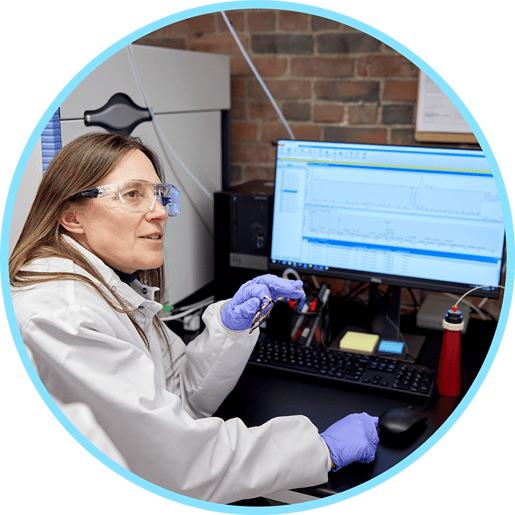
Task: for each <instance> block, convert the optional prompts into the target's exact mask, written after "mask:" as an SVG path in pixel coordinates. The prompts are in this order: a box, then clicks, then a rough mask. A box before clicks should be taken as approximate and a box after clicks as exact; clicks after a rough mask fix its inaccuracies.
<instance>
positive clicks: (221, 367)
mask: <svg viewBox="0 0 515 515" xmlns="http://www.w3.org/2000/svg"><path fill="white" fill-rule="evenodd" d="M64 237H65V238H67V237H66V236H64ZM68 241H70V242H72V244H74V245H76V246H77V248H79V249H80V250H81V252H83V254H84V255H85V256H86V257H87V258H88V259H89V260H90V262H91V263H92V264H93V266H95V267H96V269H97V270H99V272H100V273H101V274H102V276H103V277H104V279H105V280H106V282H107V283H108V284H109V286H110V287H111V288H112V289H113V290H115V289H116V291H117V293H119V294H120V295H121V296H123V298H125V299H126V300H127V301H128V302H130V303H131V304H132V305H133V306H134V307H136V308H138V309H137V316H138V322H139V324H140V325H141V326H142V327H143V328H144V330H145V333H146V334H147V335H148V337H149V341H150V351H148V350H147V348H146V347H145V345H144V342H143V341H142V339H141V338H140V336H139V335H138V333H137V331H136V330H135V329H134V326H133V325H132V323H131V322H130V320H129V319H128V317H127V316H126V315H123V314H120V313H117V312H116V311H114V310H113V309H112V308H110V307H109V306H108V305H107V303H105V301H103V299H102V298H101V297H100V296H99V295H98V293H96V292H95V291H94V290H93V288H91V287H90V286H88V285H85V284H83V283H81V282H78V281H69V280H67V281H50V282H47V283H41V284H39V285H37V286H36V287H30V288H24V289H21V290H17V291H13V292H12V293H13V303H14V310H15V313H16V318H17V322H18V327H19V330H20V334H21V337H22V339H23V341H24V343H25V345H26V346H27V347H28V348H29V349H30V350H31V352H32V354H33V358H34V361H35V364H36V365H37V370H38V374H39V376H40V378H41V380H42V382H43V384H44V385H45V387H46V389H47V390H48V392H49V393H50V395H52V396H53V398H55V399H58V400H59V401H60V402H61V403H65V404H68V403H72V402H81V403H84V404H86V405H87V406H88V407H89V408H90V409H91V411H92V413H93V415H94V417H95V419H96V420H97V421H98V423H99V424H100V426H101V427H102V429H103V430H104V431H105V433H106V434H107V435H108V437H109V438H110V439H111V441H112V442H113V443H114V445H115V446H116V448H117V449H118V450H119V451H120V453H121V455H122V456H123V458H124V459H125V461H126V463H127V466H128V468H129V470H131V471H132V472H133V473H135V474H137V475H138V476H140V477H142V478H144V479H146V480H148V481H150V482H152V483H154V484H156V485H158V486H161V487H163V488H166V489H168V490H171V491H173V492H176V493H179V494H183V495H186V496H188V497H192V498H196V499H202V500H207V501H211V502H217V503H229V502H233V501H236V500H240V499H245V498H252V497H257V496H261V495H266V494H269V493H272V492H276V491H281V490H284V489H288V488H295V487H297V488H300V487H304V486H310V485H316V484H320V483H324V482H326V481H327V474H328V471H329V469H330V463H331V460H330V455H329V452H328V449H327V447H326V445H325V443H324V442H323V440H322V438H321V437H320V436H319V434H318V430H317V428H316V427H315V426H314V425H313V424H312V423H311V422H310V421H309V420H308V419H307V418H306V417H304V416H302V415H298V416H288V417H277V418H274V419H272V420H270V421H269V422H267V423H265V424H263V425H262V426H259V427H251V428H248V427H246V426H245V425H244V424H243V422H242V421H241V420H240V419H231V420H228V421H223V420H222V419H220V418H215V417H212V416H211V415H212V414H213V413H214V412H215V411H216V409H217V408H218V407H219V405H220V404H221V402H222V401H223V400H224V398H225V397H226V396H227V394H228V393H229V392H230V391H231V390H232V389H233V387H234V385H235V384H236V382H237V380H238V378H239V376H240V374H241V372H242V370H243V368H244V366H245V364H246V362H247V360H248V358H249V356H250V354H251V352H252V349H253V347H254V345H255V342H256V339H257V334H256V332H254V333H252V334H250V335H249V331H232V330H229V329H227V328H225V327H224V326H223V325H222V323H221V320H220V308H221V305H222V303H215V304H212V305H211V306H209V307H208V308H207V309H206V311H205V313H204V315H203V320H204V323H205V326H206V329H205V330H204V331H203V333H202V334H200V335H199V336H198V337H197V338H196V339H195V340H194V341H192V342H191V343H189V344H188V345H187V346H186V345H185V344H184V343H183V342H182V340H181V339H180V338H179V337H178V336H177V335H175V334H174V333H172V332H171V331H169V336H170V342H171V348H172V355H173V370H174V374H173V375H172V373H171V367H170V365H169V359H168V356H167V352H166V351H165V350H164V349H163V348H162V347H161V345H160V343H159V340H158V338H157V336H156V334H155V333H154V330H153V328H152V317H153V316H154V314H156V313H157V312H159V311H160V310H161V309H162V305H161V304H159V303H157V302H155V301H154V300H153V295H154V291H155V289H153V288H150V287H145V286H144V285H142V284H141V283H139V282H138V281H134V282H133V283H131V286H128V285H127V284H125V283H123V282H122V281H121V280H120V279H119V278H118V276H117V275H116V274H115V273H114V272H113V271H112V270H111V269H110V268H109V267H107V266H106V265H105V264H104V263H103V262H102V261H101V260H100V259H98V258H97V257H96V256H94V255H93V254H91V253H90V252H88V251H87V250H86V249H85V248H83V247H82V246H81V245H79V244H77V243H75V242H74V241H73V240H71V239H70V238H68ZM30 268H33V269H37V270H41V271H59V272H74V273H79V274H83V275H87V274H86V272H85V271H84V270H82V269H81V268H79V267H78V266H77V265H75V264H74V263H73V262H71V261H69V260H64V259H60V258H50V259H45V260H38V261H36V262H33V263H32V264H31V265H30Z"/></svg>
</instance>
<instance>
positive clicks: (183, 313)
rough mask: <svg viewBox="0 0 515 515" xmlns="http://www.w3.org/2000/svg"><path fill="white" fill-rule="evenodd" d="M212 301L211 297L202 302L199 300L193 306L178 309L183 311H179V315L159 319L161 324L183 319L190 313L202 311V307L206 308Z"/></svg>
mask: <svg viewBox="0 0 515 515" xmlns="http://www.w3.org/2000/svg"><path fill="white" fill-rule="evenodd" d="M213 300H214V297H213V296H211V297H208V298H207V299H204V300H201V301H199V302H197V303H195V304H192V305H191V306H184V307H183V308H179V309H182V310H183V311H181V312H180V313H177V314H175V315H167V316H162V317H159V319H160V320H162V321H163V322H170V321H172V320H179V319H181V318H184V317H185V316H187V315H189V314H191V313H195V312H196V311H199V310H200V309H202V308H203V307H204V306H208V305H209V304H211V303H212V302H213Z"/></svg>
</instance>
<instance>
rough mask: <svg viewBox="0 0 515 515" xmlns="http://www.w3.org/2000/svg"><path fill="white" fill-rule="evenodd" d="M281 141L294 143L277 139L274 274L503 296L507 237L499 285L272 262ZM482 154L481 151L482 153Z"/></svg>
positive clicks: (271, 235) (273, 211) (426, 147)
mask: <svg viewBox="0 0 515 515" xmlns="http://www.w3.org/2000/svg"><path fill="white" fill-rule="evenodd" d="M282 141H292V140H285V139H278V140H277V141H276V145H275V152H276V153H275V163H274V194H273V195H272V210H271V211H272V213H271V232H270V245H269V253H268V266H269V270H271V271H278V272H284V271H285V270H288V269H293V270H295V271H296V272H297V273H298V274H300V275H315V276H321V277H327V278H329V279H331V278H332V279H340V280H349V281H360V282H364V283H370V284H375V285H381V284H384V285H387V286H393V287H399V288H407V289H416V290H424V291H435V292H446V293H452V294H456V295H464V294H466V293H468V292H470V290H472V289H474V288H476V287H478V286H485V287H487V289H476V290H474V291H472V292H470V293H469V295H470V296H474V297H486V298H489V299H498V298H499V297H500V296H501V291H502V288H501V287H500V286H503V283H504V274H503V270H504V267H505V263H506V235H505V237H504V241H503V252H502V263H501V268H500V275H499V285H479V284H464V283H458V282H450V281H442V280H436V279H423V278H419V277H411V276H398V275H393V274H386V273H376V272H367V271H363V270H353V269H343V268H328V269H327V267H319V265H311V264H310V265H311V266H302V264H300V266H299V264H298V263H294V262H291V261H288V262H283V261H281V262H277V260H273V259H272V255H271V254H272V246H273V235H274V230H273V227H274V219H275V209H276V204H275V199H276V196H275V188H276V184H277V182H276V179H277V158H278V149H279V146H280V143H281V142H282ZM295 141H299V142H306V143H315V144H316V143H322V144H328V145H331V144H342V143H343V142H331V141H315V140H295ZM351 145H353V146H354V145H355V146H361V145H363V146H375V147H396V148H406V149H427V150H431V149H435V150H458V151H460V152H467V153H468V152H470V153H474V152H475V153H477V152H478V150H476V149H462V148H456V149H453V148H447V147H438V146H422V147H417V146H413V145H381V144H368V143H351ZM479 152H481V150H479Z"/></svg>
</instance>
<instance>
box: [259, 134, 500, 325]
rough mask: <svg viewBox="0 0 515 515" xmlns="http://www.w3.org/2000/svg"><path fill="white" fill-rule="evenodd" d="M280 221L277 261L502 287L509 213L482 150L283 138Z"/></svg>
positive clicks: (441, 285)
mask: <svg viewBox="0 0 515 515" xmlns="http://www.w3.org/2000/svg"><path fill="white" fill-rule="evenodd" d="M272 224H273V225H272V236H271V252H270V262H269V265H270V269H271V270H278V271H280V270H284V269H287V268H294V269H296V270H297V271H298V272H299V273H301V274H302V273H309V274H315V275H319V276H327V277H334V278H340V279H349V280H358V281H364V282H368V283H370V284H371V285H378V284H387V285H391V286H393V287H397V288H398V291H399V292H400V288H402V287H406V288H415V289H424V290H433V291H445V292H450V293H456V294H464V293H465V292H467V291H469V290H470V289H472V288H474V287H477V286H485V287H484V288H482V289H480V290H476V291H475V292H473V295H476V296H486V297H491V298H497V297H498V296H499V293H500V289H499V284H500V281H501V272H502V265H503V255H504V239H505V238H504V237H505V229H504V221H503V213H502V208H501V203H500V199H499V194H498V191H497V187H496V184H495V179H494V177H493V175H492V172H491V170H490V168H489V166H488V162H487V159H486V157H485V155H484V153H483V152H482V151H479V150H461V149H443V148H428V147H415V146H390V145H365V144H346V143H329V142H318V141H294V140H279V141H278V142H277V156H276V176H275V192H274V209H273V222H272ZM397 297H398V299H399V300H398V302H399V303H400V293H399V294H398V295H397ZM389 309H391V308H389ZM394 316H396V315H394Z"/></svg>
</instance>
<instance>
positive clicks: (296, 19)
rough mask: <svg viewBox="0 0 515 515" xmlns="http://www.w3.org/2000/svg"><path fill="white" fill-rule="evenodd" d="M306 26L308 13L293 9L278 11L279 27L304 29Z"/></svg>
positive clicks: (283, 28) (282, 28)
mask: <svg viewBox="0 0 515 515" xmlns="http://www.w3.org/2000/svg"><path fill="white" fill-rule="evenodd" d="M307 28H308V15H307V14H305V13H299V12H295V11H279V29H281V30H306V29H307Z"/></svg>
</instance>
